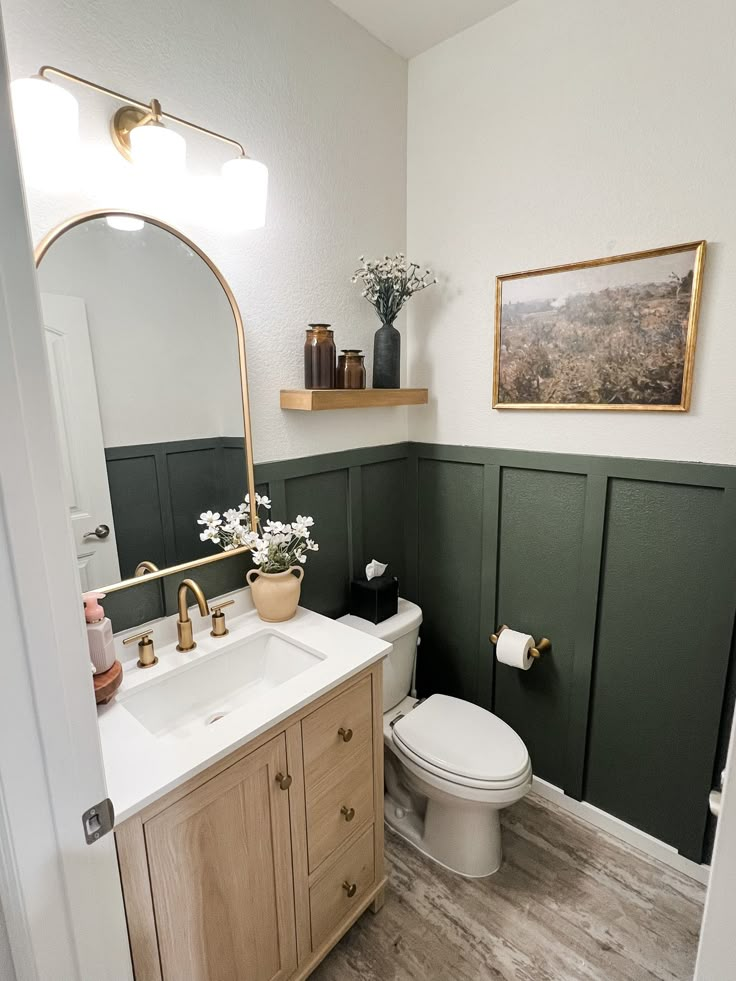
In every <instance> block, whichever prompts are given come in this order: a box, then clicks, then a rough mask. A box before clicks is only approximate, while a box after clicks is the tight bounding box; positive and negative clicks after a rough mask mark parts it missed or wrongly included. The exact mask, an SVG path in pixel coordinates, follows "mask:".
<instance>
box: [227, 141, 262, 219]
mask: <svg viewBox="0 0 736 981" xmlns="http://www.w3.org/2000/svg"><path fill="white" fill-rule="evenodd" d="M222 178H223V185H224V187H225V191H226V198H227V202H228V208H229V209H232V214H233V220H234V222H235V223H237V225H238V226H239V227H242V228H263V226H264V225H265V224H266V202H267V199H268V167H266V166H265V164H262V163H259V162H258V161H257V160H251V159H250V157H238V158H237V159H235V160H228V161H227V162H226V163H225V164H223V167H222Z"/></svg>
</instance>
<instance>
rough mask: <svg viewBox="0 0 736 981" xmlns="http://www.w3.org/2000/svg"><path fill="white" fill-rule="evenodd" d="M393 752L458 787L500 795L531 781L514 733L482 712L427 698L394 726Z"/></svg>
mask: <svg viewBox="0 0 736 981" xmlns="http://www.w3.org/2000/svg"><path fill="white" fill-rule="evenodd" d="M392 741H393V744H394V749H395V751H396V752H397V753H398V754H399V755H400V756H402V757H404V758H405V759H406V760H407V761H411V762H412V763H413V764H414V765H415V766H417V767H419V768H420V769H421V770H423V771H424V772H428V773H431V774H434V775H435V776H436V777H438V778H440V779H442V780H445V781H447V782H448V783H451V784H454V785H456V786H458V787H466V788H474V789H477V790H481V791H496V790H497V791H503V790H509V789H512V788H514V787H519V786H521V785H523V784H524V783H526V782H528V780H529V779H530V772H531V764H530V760H529V753H528V752H527V748H526V746H525V745H524V743H523V741H522V740H521V738H520V737H519V736H518V734H517V733H516V732H514V730H513V729H512V728H511V726H509V725H507V724H506V723H505V722H504V721H503V720H502V719H499V718H498V716H496V715H493V714H492V713H491V712H488V711H487V710H486V709H483V708H481V707H480V706H478V705H473V704H472V703H471V702H466V701H464V700H463V699H460V698H453V697H452V696H450V695H431V696H430V697H429V698H428V699H427V700H426V701H424V702H422V703H421V704H419V705H418V706H417V707H416V708H415V709H414V710H413V711H411V712H409V713H408V714H407V715H405V716H404V717H403V718H402V719H399V721H398V722H397V723H396V724H395V725H394V727H393V730H392Z"/></svg>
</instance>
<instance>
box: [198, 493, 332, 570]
mask: <svg viewBox="0 0 736 981" xmlns="http://www.w3.org/2000/svg"><path fill="white" fill-rule="evenodd" d="M261 508H263V509H264V510H270V508H271V501H270V500H269V499H268V498H267V497H264V496H262V495H261V494H256V527H257V530H256V531H253V529H252V528H251V521H250V514H251V511H250V499H249V496H248V495H247V494H246V495H245V500H244V501H243V502H242V503H241V504H239V505H238V506H237V508H230V509H229V510H228V511H225V512H224V513H223V514H220V513H219V511H203V512H202V514H200V516H199V518H198V519H197V524H198V525H203V526H204V531H202V532H200V534H199V537H200V539H201V540H202V541H203V542H207V541H210V542H212V544H213V545H219V546H220V548H221V549H223V551H225V552H231V551H232V550H233V549H235V548H243V547H244V546H248V547H249V548H250V549H251V557H252V559H253V562H254V563H255V565H257V566H260V567H261V570H262V571H263V572H286V571H287V570H288V569H290V568H291V566H293V565H294V563H296V562H300V563H302V564H304V563H305V562H306V561H307V556H306V553H307V552H317V551H319V545H318V544H317V543H316V542H315V541H312V533H311V531H310V528H312V526H313V525H314V518H310V517H308V516H304V515H301V514H298V515H297V516H296V518H295V519H294V521H292V522H291V524H283V523H282V522H281V521H271V520H269V521H266V522H265V523H262V522H261V515H260V511H261Z"/></svg>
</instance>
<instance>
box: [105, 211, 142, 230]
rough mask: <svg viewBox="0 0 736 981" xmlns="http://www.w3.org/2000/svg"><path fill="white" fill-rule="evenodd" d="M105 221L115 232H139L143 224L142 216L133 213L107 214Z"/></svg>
mask: <svg viewBox="0 0 736 981" xmlns="http://www.w3.org/2000/svg"><path fill="white" fill-rule="evenodd" d="M105 221H106V222H107V224H108V225H109V227H110V228H114V229H115V231H117V232H139V231H141V229H142V228H143V225H144V221H143V219H142V218H135V217H134V216H133V215H107V216H106V217H105Z"/></svg>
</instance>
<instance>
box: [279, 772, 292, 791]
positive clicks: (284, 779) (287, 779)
mask: <svg viewBox="0 0 736 981" xmlns="http://www.w3.org/2000/svg"><path fill="white" fill-rule="evenodd" d="M276 783H277V784H278V785H279V787H280V788H281V790H288V789H289V787H290V786H291V774H290V773H287V774H286V775H284V774H283V773H277V774H276Z"/></svg>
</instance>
